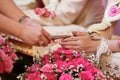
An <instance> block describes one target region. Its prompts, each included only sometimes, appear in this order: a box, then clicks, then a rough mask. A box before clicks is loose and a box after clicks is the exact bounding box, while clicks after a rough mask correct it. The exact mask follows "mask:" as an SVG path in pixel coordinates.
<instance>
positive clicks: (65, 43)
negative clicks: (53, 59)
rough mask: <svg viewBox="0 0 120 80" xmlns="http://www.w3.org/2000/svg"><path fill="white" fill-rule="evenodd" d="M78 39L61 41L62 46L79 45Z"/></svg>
mask: <svg viewBox="0 0 120 80" xmlns="http://www.w3.org/2000/svg"><path fill="white" fill-rule="evenodd" d="M78 43H80V42H78V41H69V42H61V43H60V44H61V45H62V46H79V44H78Z"/></svg>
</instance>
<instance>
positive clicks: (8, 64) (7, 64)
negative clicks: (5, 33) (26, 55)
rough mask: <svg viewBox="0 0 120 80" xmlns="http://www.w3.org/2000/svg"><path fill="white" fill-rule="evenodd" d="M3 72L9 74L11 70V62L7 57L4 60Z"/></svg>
mask: <svg viewBox="0 0 120 80" xmlns="http://www.w3.org/2000/svg"><path fill="white" fill-rule="evenodd" d="M4 65H5V72H7V73H10V72H11V71H12V69H13V61H12V60H11V59H10V57H8V55H6V56H5V58H4Z"/></svg>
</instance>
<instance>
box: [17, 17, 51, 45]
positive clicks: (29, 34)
mask: <svg viewBox="0 0 120 80" xmlns="http://www.w3.org/2000/svg"><path fill="white" fill-rule="evenodd" d="M21 25H22V28H21V33H20V35H19V38H20V39H22V40H23V41H24V42H25V43H27V44H29V45H35V46H47V45H48V43H49V42H51V36H50V34H49V33H48V32H47V31H45V30H44V29H43V28H42V27H41V26H40V25H39V24H38V23H36V22H35V21H33V20H32V19H30V18H26V19H25V20H24V21H23V22H22V24H21Z"/></svg>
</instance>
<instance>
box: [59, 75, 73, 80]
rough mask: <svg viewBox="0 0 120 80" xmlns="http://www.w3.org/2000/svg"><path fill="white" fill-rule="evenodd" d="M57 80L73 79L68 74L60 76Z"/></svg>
mask: <svg viewBox="0 0 120 80" xmlns="http://www.w3.org/2000/svg"><path fill="white" fill-rule="evenodd" d="M59 80H73V77H72V76H71V75H70V74H62V75H61V76H60V79H59Z"/></svg>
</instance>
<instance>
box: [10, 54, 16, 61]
mask: <svg viewBox="0 0 120 80" xmlns="http://www.w3.org/2000/svg"><path fill="white" fill-rule="evenodd" d="M10 58H11V59H12V60H18V56H17V55H16V54H15V53H13V54H11V55H10Z"/></svg>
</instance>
